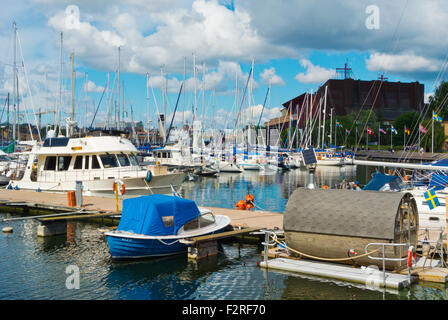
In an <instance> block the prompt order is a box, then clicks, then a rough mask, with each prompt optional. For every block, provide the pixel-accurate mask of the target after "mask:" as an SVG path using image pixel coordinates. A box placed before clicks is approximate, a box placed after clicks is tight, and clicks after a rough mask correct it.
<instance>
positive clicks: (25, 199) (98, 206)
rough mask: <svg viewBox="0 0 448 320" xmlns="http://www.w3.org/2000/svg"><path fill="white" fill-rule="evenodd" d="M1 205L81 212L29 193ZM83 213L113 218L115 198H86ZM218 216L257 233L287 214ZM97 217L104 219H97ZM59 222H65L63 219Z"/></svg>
mask: <svg viewBox="0 0 448 320" xmlns="http://www.w3.org/2000/svg"><path fill="white" fill-rule="evenodd" d="M0 199H1V200H0V205H2V204H3V205H8V204H10V205H20V206H29V207H33V208H36V209H39V208H43V209H50V210H60V211H67V212H72V211H76V210H79V209H80V208H79V207H77V208H73V207H69V206H68V201H67V194H65V193H49V192H36V191H28V190H6V189H0ZM119 205H120V208H121V207H122V200H119ZM82 209H85V210H88V211H97V212H98V214H104V215H105V216H110V215H112V214H113V213H115V214H117V215H118V214H121V212H118V213H117V212H116V210H115V209H116V205H115V199H114V198H102V197H91V196H83V206H82ZM208 209H210V210H212V212H213V214H215V215H217V214H218V215H219V214H222V215H226V216H228V217H229V218H230V220H231V225H232V226H234V227H243V228H257V229H263V228H268V229H274V228H279V229H282V228H283V214H282V213H280V212H268V211H243V210H236V209H227V208H214V207H208ZM86 217H87V216H86V215H85V214H80V215H79V217H78V218H79V219H85V218H86ZM96 217H101V216H99V215H97V216H96ZM59 219H64V218H63V217H61V218H59Z"/></svg>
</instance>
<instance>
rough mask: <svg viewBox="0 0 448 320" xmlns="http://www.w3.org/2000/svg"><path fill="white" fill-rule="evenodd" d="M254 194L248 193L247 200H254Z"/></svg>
mask: <svg viewBox="0 0 448 320" xmlns="http://www.w3.org/2000/svg"><path fill="white" fill-rule="evenodd" d="M254 199H255V198H254V196H253V195H251V194H250V193H249V194H248V195H246V202H248V201H254Z"/></svg>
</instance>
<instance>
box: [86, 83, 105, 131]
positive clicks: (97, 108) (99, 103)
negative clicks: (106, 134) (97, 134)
mask: <svg viewBox="0 0 448 320" xmlns="http://www.w3.org/2000/svg"><path fill="white" fill-rule="evenodd" d="M106 89H107V84H106V85H105V86H104V89H103V94H102V95H101V98H100V102H98V106H97V107H96V110H95V114H94V115H93V119H92V122H91V123H90V128H92V125H93V122H94V121H95V118H96V114H97V112H98V110H99V108H100V105H101V101H103V97H104V93H105V92H106Z"/></svg>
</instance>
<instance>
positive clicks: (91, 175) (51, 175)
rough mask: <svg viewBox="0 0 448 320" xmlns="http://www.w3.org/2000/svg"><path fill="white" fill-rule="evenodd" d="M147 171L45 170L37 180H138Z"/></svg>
mask: <svg viewBox="0 0 448 320" xmlns="http://www.w3.org/2000/svg"><path fill="white" fill-rule="evenodd" d="M148 170H149V169H148ZM148 170H147V169H145V168H142V167H136V166H132V167H125V168H123V167H119V168H108V169H85V170H82V169H80V170H70V171H69V170H67V171H50V170H45V171H40V172H39V175H38V180H39V181H40V182H54V181H57V182H69V181H77V180H94V179H95V178H97V179H98V178H99V179H101V180H107V179H109V178H111V179H112V178H113V179H121V178H124V177H128V176H129V177H131V178H140V177H145V176H146V172H147V171H148Z"/></svg>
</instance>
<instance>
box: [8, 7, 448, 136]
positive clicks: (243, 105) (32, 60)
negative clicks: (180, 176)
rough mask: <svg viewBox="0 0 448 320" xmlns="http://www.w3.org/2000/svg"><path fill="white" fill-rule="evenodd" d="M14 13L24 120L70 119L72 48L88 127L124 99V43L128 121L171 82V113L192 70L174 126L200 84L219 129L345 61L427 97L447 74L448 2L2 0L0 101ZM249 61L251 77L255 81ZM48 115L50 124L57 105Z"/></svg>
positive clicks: (203, 102) (268, 109)
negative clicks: (413, 85) (58, 115)
mask: <svg viewBox="0 0 448 320" xmlns="http://www.w3.org/2000/svg"><path fill="white" fill-rule="evenodd" d="M14 21H15V22H16V24H17V29H18V43H17V64H18V70H19V90H20V91H19V92H20V99H21V101H20V108H21V109H20V110H21V111H24V110H25V111H26V112H24V114H23V119H24V121H25V122H28V121H31V122H33V121H35V119H36V117H35V114H36V113H38V112H48V111H51V110H55V109H56V108H60V110H62V112H63V118H66V117H69V116H70V110H71V59H70V57H71V54H72V53H73V54H74V60H73V61H74V70H75V72H74V76H75V90H74V91H75V120H76V121H77V122H78V124H79V125H80V126H84V125H87V126H89V125H90V124H91V123H92V121H93V117H94V114H95V111H96V109H97V114H96V116H95V122H94V124H97V125H98V124H102V123H104V122H105V121H106V118H107V105H109V108H110V110H111V108H112V105H113V101H114V100H115V99H116V89H117V86H116V82H117V80H116V71H117V68H118V47H120V87H123V86H124V108H123V106H121V107H120V108H121V110H122V111H124V112H125V113H124V114H123V116H125V117H126V119H128V120H131V116H132V119H133V120H135V121H140V120H141V121H143V122H144V123H145V124H146V125H147V124H148V120H151V121H152V123H153V125H154V124H155V122H156V121H155V120H156V115H157V113H163V112H164V107H163V105H164V102H163V97H162V95H163V94H162V93H163V90H164V88H165V86H167V92H168V94H167V96H168V99H167V103H166V105H167V106H166V110H167V111H166V112H167V120H168V121H170V120H171V117H172V114H173V112H174V109H175V106H176V101H177V98H178V94H179V91H180V87H181V84H182V82H183V80H184V68H185V73H186V81H185V85H184V88H183V89H184V94H185V95H184V96H182V95H181V96H180V99H179V103H178V109H177V112H176V117H175V119H174V124H175V125H176V124H177V125H179V124H180V123H181V121H182V119H183V116H185V119H186V121H188V122H191V118H192V111H193V109H194V100H195V99H194V91H195V83H196V88H197V96H196V101H197V103H196V106H197V112H198V116H200V117H201V119H204V120H205V121H206V122H207V124H208V125H213V126H214V127H216V128H224V127H233V125H234V118H235V115H236V114H238V112H239V110H241V112H242V113H243V114H244V115H245V119H247V120H249V121H251V122H252V123H255V124H257V123H258V121H260V115H262V119H261V122H262V123H263V122H264V121H266V120H268V119H270V118H273V117H278V116H279V115H280V110H281V105H282V103H284V102H286V101H288V100H290V99H292V98H294V97H296V96H297V95H300V94H302V93H304V92H306V91H308V92H309V91H311V90H312V91H313V92H315V91H316V90H317V89H318V88H319V86H320V85H322V84H323V83H324V82H325V81H326V80H328V79H330V78H337V77H338V76H339V75H337V74H336V68H341V67H344V64H345V63H347V64H348V66H349V67H350V68H352V75H353V78H354V79H361V80H375V79H378V77H379V75H384V77H387V78H388V80H389V81H401V82H414V81H419V82H420V83H423V84H424V86H425V97H426V99H427V98H428V97H429V96H430V95H431V94H432V93H433V92H434V91H435V88H436V87H437V85H438V84H439V83H440V81H442V80H444V79H445V78H446V75H445V71H446V64H447V63H446V60H447V57H448V50H447V48H448V42H447V39H448V27H447V24H448V22H447V21H448V8H447V7H446V5H445V2H444V0H439V1H436V0H428V1H418V0H396V1H375V0H369V1H364V0H344V1H341V0H339V1H338V0H300V1H299V0H297V1H286V0H277V1H272V0H245V1H239V0H234V1H232V0H188V1H187V0H119V1H118V0H107V1H106V0H91V1H88V0H70V1H67V0H16V1H13V2H8V3H5V4H2V11H1V12H0V41H1V43H2V46H1V47H0V103H3V104H4V102H5V99H6V95H7V93H8V92H9V93H12V91H13V81H12V78H13V76H12V70H13V68H12V65H13V57H14V50H13V48H14V41H13V39H14V37H13V22H14ZM61 32H62V34H63V46H62V47H63V52H62V77H61V72H60V69H61V63H60V48H61V44H60V39H61ZM193 60H195V62H196V64H195V65H196V79H195V80H194V78H193V71H194V67H193ZM252 61H253V62H254V70H253V81H248V79H249V73H250V70H251V66H252ZM108 73H109V79H110V80H109V83H110V91H111V92H113V90H114V92H115V93H114V94H113V95H110V96H109V95H108V94H107V93H105V94H104V95H103V92H105V90H104V89H105V88H106V87H107V77H108ZM147 77H148V81H147ZM247 83H248V84H249V85H248V89H247V90H246V95H245V97H244V99H243V92H244V91H245V88H246V84H247ZM269 83H271V90H270V95H269V96H268V97H269V98H268V99H266V97H267V91H268V86H269ZM60 84H62V85H60ZM60 86H61V87H60ZM236 87H238V93H239V95H238V99H237V102H235V100H236V99H235V88H236ZM60 90H61V92H62V102H63V103H62V107H61V106H60V103H59V94H60ZM250 93H252V94H250ZM102 96H103V98H102V99H101V97H102ZM249 97H250V98H249ZM265 100H266V103H265ZM107 101H109V102H110V103H107ZM120 104H122V101H120ZM263 104H264V105H265V108H264V109H263ZM148 105H149V109H148ZM2 110H3V111H1V113H0V115H1V117H2V119H1V121H2V122H3V121H5V120H6V112H5V111H4V110H5V108H4V107H3V108H2ZM11 110H12V109H11ZM39 110H40V111H39ZM148 110H149V112H148ZM109 114H110V117H111V119H113V114H112V113H111V112H110V113H109ZM10 119H12V116H10ZM42 120H43V121H44V123H45V122H50V123H53V114H52V113H51V112H50V113H46V114H44V115H43V116H42Z"/></svg>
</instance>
